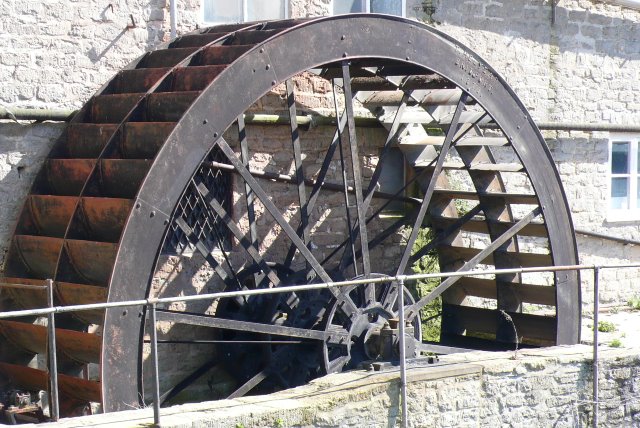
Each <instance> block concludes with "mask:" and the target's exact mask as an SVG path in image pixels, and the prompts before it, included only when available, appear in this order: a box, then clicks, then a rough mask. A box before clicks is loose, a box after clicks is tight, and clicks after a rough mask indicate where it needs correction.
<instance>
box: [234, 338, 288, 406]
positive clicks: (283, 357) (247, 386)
mask: <svg viewBox="0 0 640 428" xmlns="http://www.w3.org/2000/svg"><path fill="white" fill-rule="evenodd" d="M288 351H289V350H288V349H287V347H282V348H280V349H278V350H277V351H276V352H274V353H273V355H272V359H271V361H270V362H269V365H268V366H267V367H265V368H264V369H262V370H260V371H259V372H258V373H256V374H255V375H253V377H252V378H251V379H249V380H248V381H246V382H245V383H244V384H242V385H241V386H240V387H239V388H237V389H236V390H235V391H233V392H232V393H231V394H229V396H228V397H227V398H229V399H230V398H238V397H242V396H243V395H245V394H247V393H248V392H249V391H251V390H252V389H253V388H255V387H256V386H258V385H259V384H260V382H262V381H263V380H265V379H266V378H267V377H268V376H269V375H271V374H272V373H273V372H274V371H275V370H277V368H278V367H280V368H282V367H283V366H285V365H286V363H288V362H289V361H291V359H292V358H293V353H292V352H288Z"/></svg>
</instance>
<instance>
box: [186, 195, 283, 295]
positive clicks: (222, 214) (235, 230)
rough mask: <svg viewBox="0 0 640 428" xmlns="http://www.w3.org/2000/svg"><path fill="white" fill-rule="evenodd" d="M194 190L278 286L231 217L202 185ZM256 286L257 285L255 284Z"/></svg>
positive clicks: (269, 269) (275, 278)
mask: <svg viewBox="0 0 640 428" xmlns="http://www.w3.org/2000/svg"><path fill="white" fill-rule="evenodd" d="M196 189H197V191H198V193H199V194H200V196H201V197H202V198H203V199H204V201H205V202H206V203H207V204H208V205H209V206H210V207H211V208H212V209H213V210H214V211H215V212H216V214H218V216H219V217H220V219H221V220H222V221H223V222H224V224H225V225H226V226H227V228H228V229H229V230H230V231H231V233H232V234H233V236H235V237H236V239H237V240H238V241H239V242H240V245H241V246H242V248H244V249H245V251H246V252H247V254H249V256H250V257H251V258H252V259H253V261H254V262H255V263H256V264H257V265H258V266H259V267H260V269H261V270H262V272H264V273H265V274H266V275H267V277H268V278H269V280H270V281H271V283H272V284H273V286H274V287H277V286H279V285H280V282H281V281H280V278H278V276H277V275H276V273H275V272H274V271H273V270H272V269H271V268H270V267H269V265H267V262H265V261H264V259H263V258H262V256H261V255H260V253H259V252H258V250H257V249H256V248H255V247H254V246H253V245H251V242H250V241H249V239H247V237H246V236H245V235H244V233H242V231H241V230H240V228H238V226H236V224H235V222H234V221H233V219H232V218H231V216H230V215H229V214H228V213H227V211H226V210H225V209H224V208H223V207H222V205H220V203H219V202H218V201H217V200H216V199H215V198H212V197H211V194H210V193H209V190H208V189H207V188H206V187H205V186H204V184H202V183H200V184H198V185H196ZM256 285H257V283H256Z"/></svg>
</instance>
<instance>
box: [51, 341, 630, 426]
mask: <svg viewBox="0 0 640 428" xmlns="http://www.w3.org/2000/svg"><path fill="white" fill-rule="evenodd" d="M441 363H442V364H441V365H440V366H431V367H429V366H428V365H422V366H418V365H415V366H409V368H408V370H407V382H408V387H407V392H408V395H407V400H408V401H407V405H408V409H409V412H408V414H409V420H408V421H409V424H408V425H409V426H410V427H460V426H465V427H466V426H468V427H471V426H483V427H484V426H512V427H527V426H532V424H533V425H535V426H541V427H542V426H545V427H550V426H553V427H576V426H591V423H592V418H593V405H592V382H593V377H592V373H593V359H592V355H591V349H590V348H589V347H586V346H572V347H557V348H547V349H545V350H535V351H533V350H526V351H520V352H518V353H517V355H514V353H513V352H509V353H486V352H474V353H468V354H464V355H460V354H459V355H450V356H448V357H444V358H443V359H442V360H441ZM599 370H600V375H599V378H598V379H599V400H600V405H599V421H600V424H599V425H598V426H601V427H620V426H638V425H640V358H639V357H638V349H637V348H635V349H634V348H631V349H613V348H607V349H604V350H601V351H600V363H599ZM399 407H400V406H399V383H398V370H397V369H392V370H389V371H383V372H366V371H352V372H346V373H339V374H334V375H329V376H326V377H323V378H320V379H317V380H315V381H313V382H312V383H311V384H309V385H306V386H302V387H299V388H295V389H291V390H287V391H282V392H279V393H276V394H271V395H265V396H257V397H244V398H239V399H235V400H223V401H217V402H206V403H199V404H186V405H182V406H175V407H171V408H167V409H163V410H162V413H161V423H162V426H163V427H176V428H177V427H180V428H183V427H184V428H187V427H196V426H208V427H234V426H235V427H247V428H249V427H252V428H258V427H327V428H328V427H343V428H344V427H358V428H360V427H382V426H386V427H395V426H400V422H401V419H400V415H401V411H400V409H399ZM152 418H153V413H152V410H151V409H144V410H136V411H126V412H120V413H112V414H107V415H97V416H90V417H84V418H76V419H67V420H64V421H62V422H61V423H59V424H58V426H60V427H67V428H70V427H80V426H88V425H91V426H101V427H116V426H117V427H127V426H140V425H142V424H145V423H149V422H150V421H151V420H152Z"/></svg>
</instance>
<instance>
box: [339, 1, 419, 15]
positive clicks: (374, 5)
mask: <svg viewBox="0 0 640 428" xmlns="http://www.w3.org/2000/svg"><path fill="white" fill-rule="evenodd" d="M406 8H407V2H406V0H333V14H334V15H338V14H341V13H357V12H371V13H386V14H389V15H398V16H406V15H407V12H406Z"/></svg>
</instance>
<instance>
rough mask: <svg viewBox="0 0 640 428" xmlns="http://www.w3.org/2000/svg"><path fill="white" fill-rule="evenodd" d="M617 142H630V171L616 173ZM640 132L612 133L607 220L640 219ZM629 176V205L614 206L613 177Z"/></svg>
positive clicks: (610, 139)
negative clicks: (639, 190) (639, 191)
mask: <svg viewBox="0 0 640 428" xmlns="http://www.w3.org/2000/svg"><path fill="white" fill-rule="evenodd" d="M615 143H629V159H628V161H627V162H628V165H627V167H628V173H626V174H614V173H613V172H612V171H613V145H614V144H615ZM639 146H640V134H611V135H610V136H609V144H608V156H609V159H608V162H607V221H609V222H624V221H636V220H640V207H639V206H638V203H640V198H638V188H639V186H638V180H640V171H639V170H638V169H639V168H640V163H639V162H638V150H639V149H640V147H639ZM614 178H628V180H629V183H628V187H627V190H628V206H627V207H626V208H613V207H612V195H611V192H612V190H613V179H614Z"/></svg>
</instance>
